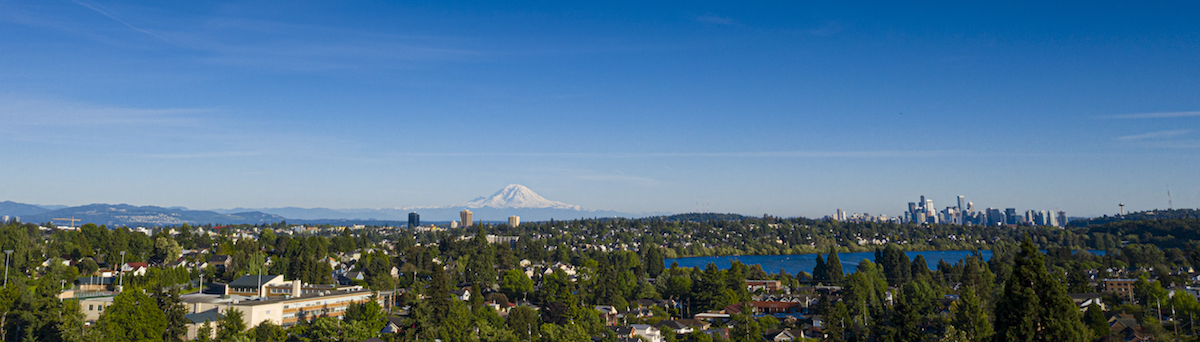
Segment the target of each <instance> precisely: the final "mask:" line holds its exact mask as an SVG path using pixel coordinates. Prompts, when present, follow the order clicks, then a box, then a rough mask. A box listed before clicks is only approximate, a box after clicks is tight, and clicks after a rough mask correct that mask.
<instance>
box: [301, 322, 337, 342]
mask: <svg viewBox="0 0 1200 342" xmlns="http://www.w3.org/2000/svg"><path fill="white" fill-rule="evenodd" d="M341 331H342V324H341V321H339V320H337V319H336V318H333V317H320V318H317V319H316V320H314V321H313V322H312V325H310V326H309V327H308V331H307V332H306V333H307V336H308V338H310V339H312V341H313V342H338V341H339V340H340V339H341Z"/></svg>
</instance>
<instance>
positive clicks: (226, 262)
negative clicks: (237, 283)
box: [208, 255, 233, 271]
mask: <svg viewBox="0 0 1200 342" xmlns="http://www.w3.org/2000/svg"><path fill="white" fill-rule="evenodd" d="M208 264H209V265H211V266H215V267H216V268H217V270H222V271H223V270H225V268H226V267H229V266H231V265H233V257H232V256H229V255H213V256H210V257H208Z"/></svg>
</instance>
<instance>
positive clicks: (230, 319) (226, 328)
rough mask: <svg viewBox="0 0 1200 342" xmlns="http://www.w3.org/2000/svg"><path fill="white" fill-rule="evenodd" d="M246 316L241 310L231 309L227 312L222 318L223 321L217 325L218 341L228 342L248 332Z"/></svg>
mask: <svg viewBox="0 0 1200 342" xmlns="http://www.w3.org/2000/svg"><path fill="white" fill-rule="evenodd" d="M243 316H245V314H243V313H242V311H241V310H238V309H235V308H229V310H226V311H225V316H224V317H221V321H220V322H218V323H217V340H218V341H228V340H231V339H233V338H235V337H238V336H242V332H243V331H246V321H245V319H244V317H243Z"/></svg>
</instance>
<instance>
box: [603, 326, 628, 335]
mask: <svg viewBox="0 0 1200 342" xmlns="http://www.w3.org/2000/svg"><path fill="white" fill-rule="evenodd" d="M605 328H608V329H609V330H612V331H613V332H615V333H617V335H618V336H625V335H630V334H633V327H630V326H613V325H610V326H607V327H605Z"/></svg>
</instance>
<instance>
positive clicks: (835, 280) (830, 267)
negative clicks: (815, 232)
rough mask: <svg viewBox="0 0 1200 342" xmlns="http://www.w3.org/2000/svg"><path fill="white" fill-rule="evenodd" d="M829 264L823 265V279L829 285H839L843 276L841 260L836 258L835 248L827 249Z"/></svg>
mask: <svg viewBox="0 0 1200 342" xmlns="http://www.w3.org/2000/svg"><path fill="white" fill-rule="evenodd" d="M828 260H829V262H827V263H825V277H827V278H829V283H830V284H834V285H837V284H841V283H842V279H843V278H844V277H845V274H844V273H843V271H842V260H841V259H839V258H838V254H837V248H836V247H829V259H828Z"/></svg>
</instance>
